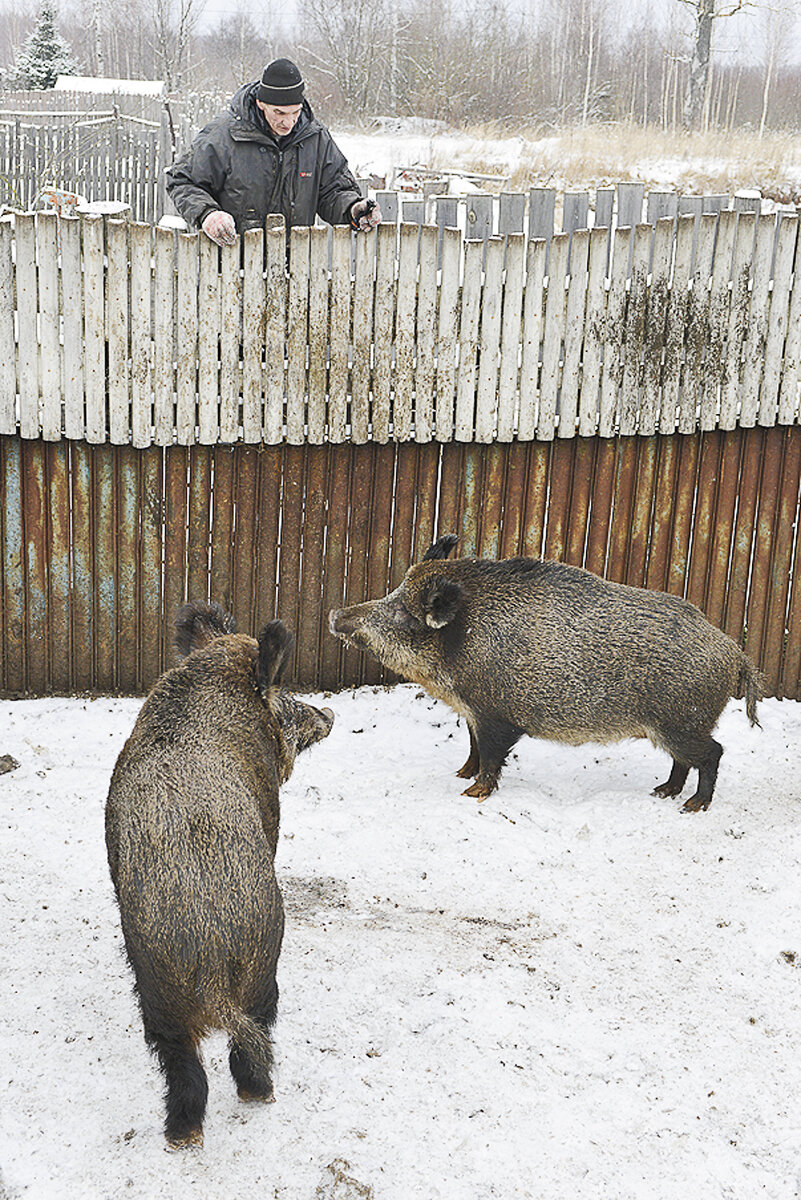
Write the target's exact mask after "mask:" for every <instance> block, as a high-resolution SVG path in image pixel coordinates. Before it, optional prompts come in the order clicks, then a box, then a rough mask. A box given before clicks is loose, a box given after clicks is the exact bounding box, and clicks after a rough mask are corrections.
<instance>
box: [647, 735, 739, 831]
mask: <svg viewBox="0 0 801 1200" xmlns="http://www.w3.org/2000/svg"><path fill="white" fill-rule="evenodd" d="M664 744H665V746H666V747H667V749H668V750H669V751H670V753H671V754H672V755H673V769H672V770H671V772H670V776H669V778H668V779H667V781H666V782H665V783H663V784H662V786H661V787H660V788H657V790H656V792H655V795H660V796H678V794H679V792H680V791H681V788H682V786H683V785H684V781H685V779H686V778H687V773H688V771H689V769H690V767H695V768H696V769H697V771H698V788H697V790H696V792H695V794H694V795H693V796H690V798H689V800H687V801H686V802H685V803H684V806H683V808H682V812H702V811H703V812H705V811H706V810H707V809H708V808H709V806H710V804H711V803H712V793H713V792H714V790H715V780H716V779H717V777H718V763H719V762H720V756H721V754H722V753H723V747H722V746H721V744H720V742H716V741H715V739H714V738H713V737H711V736H710V735H709V734H708V733H686V732H682V733H679V734H678V735H676V736H666V737H665V739H664ZM677 785H678V786H677Z"/></svg>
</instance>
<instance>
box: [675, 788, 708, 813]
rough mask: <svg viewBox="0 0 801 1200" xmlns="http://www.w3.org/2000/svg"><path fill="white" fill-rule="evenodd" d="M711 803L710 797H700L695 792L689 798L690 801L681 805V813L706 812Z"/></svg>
mask: <svg viewBox="0 0 801 1200" xmlns="http://www.w3.org/2000/svg"><path fill="white" fill-rule="evenodd" d="M711 803H712V797H711V796H702V795H700V793H699V792H696V793H695V795H694V796H690V799H689V800H686V801H685V802H684V804H683V805H682V808H681V811H682V812H706V810H707V809H708V808H709V806H710V804H711Z"/></svg>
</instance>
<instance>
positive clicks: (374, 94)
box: [303, 0, 398, 117]
mask: <svg viewBox="0 0 801 1200" xmlns="http://www.w3.org/2000/svg"><path fill="white" fill-rule="evenodd" d="M303 15H304V17H305V19H306V21H307V22H308V24H309V26H310V27H311V31H312V32H313V34H314V35H316V36H315V37H314V38H313V39H310V41H311V44H309V45H307V46H305V47H304V49H305V50H306V51H307V53H308V54H309V55H310V56H311V57H312V58H313V60H314V62H315V63H316V66H317V69H318V71H319V72H320V73H321V74H323V75H325V76H328V78H329V79H330V80H331V81H332V82H334V83H335V84H336V85H337V87H338V89H339V91H340V92H341V93H342V96H343V97H344V98H345V100H346V101H347V103H348V106H349V107H350V109H351V111H352V112H353V113H354V115H356V116H359V117H363V116H365V115H366V114H367V113H368V112H370V111H373V112H375V110H376V105H378V104H380V103H381V102H382V100H383V98H384V95H385V93H386V92H388V91H389V90H391V83H390V76H391V55H392V48H393V45H394V47H395V54H396V56H397V37H398V34H397V31H396V30H395V31H393V25H392V20H391V17H390V19H389V20H388V17H387V6H386V0H314V3H311V4H309V5H308V6H307V7H306V8H305V9H304V12H303ZM315 43H316V44H315Z"/></svg>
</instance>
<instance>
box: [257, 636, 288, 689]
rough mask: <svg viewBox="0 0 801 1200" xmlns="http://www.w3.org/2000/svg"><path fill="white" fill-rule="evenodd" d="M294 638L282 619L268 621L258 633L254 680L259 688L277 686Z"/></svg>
mask: <svg viewBox="0 0 801 1200" xmlns="http://www.w3.org/2000/svg"><path fill="white" fill-rule="evenodd" d="M294 641H295V639H294V637H293V635H292V634H291V633H290V632H289V630H288V629H287V627H286V626H285V625H284V623H283V621H270V622H269V624H267V625H265V626H264V628H263V629H262V631H261V633H260V634H259V657H258V661H257V663H256V682H257V684H258V686H259V690H260V691H262V692H265V691H267V689H268V688H271V687H277V686H278V684H279V683H280V682H281V676H282V675H283V673H284V667H285V666H286V664H287V662H288V661H289V655H290V652H291V650H292V645H293V643H294Z"/></svg>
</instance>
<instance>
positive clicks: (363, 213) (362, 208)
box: [350, 200, 381, 233]
mask: <svg viewBox="0 0 801 1200" xmlns="http://www.w3.org/2000/svg"><path fill="white" fill-rule="evenodd" d="M350 223H351V225H352V226H353V228H354V229H356V230H358V231H359V232H360V233H372V231H373V230H374V229H375V227H376V225H379V224H380V223H381V209H380V208H379V207H378V204H377V203H376V201H375V200H357V201H356V203H355V204H353V205H351V210H350Z"/></svg>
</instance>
